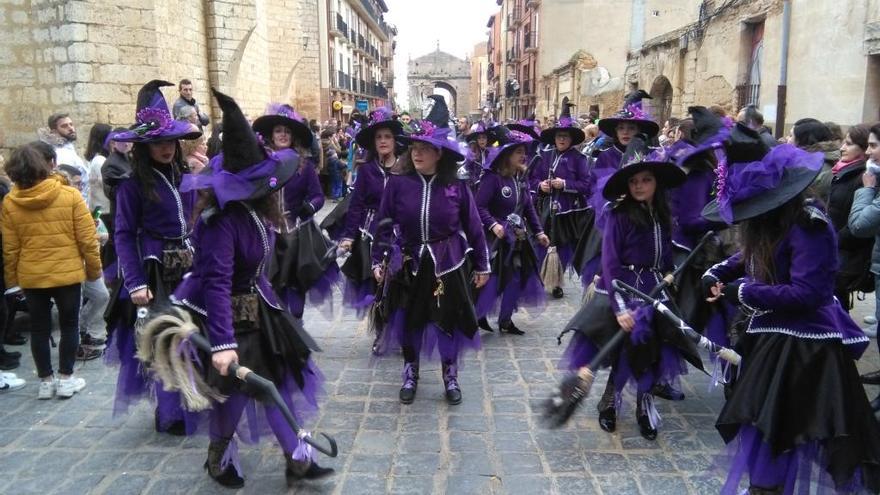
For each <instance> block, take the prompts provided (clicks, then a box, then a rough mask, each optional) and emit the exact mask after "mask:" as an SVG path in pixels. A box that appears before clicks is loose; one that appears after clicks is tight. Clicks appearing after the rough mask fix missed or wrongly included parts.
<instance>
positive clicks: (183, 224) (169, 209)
mask: <svg viewBox="0 0 880 495" xmlns="http://www.w3.org/2000/svg"><path fill="white" fill-rule="evenodd" d="M153 172H154V174H155V177H156V181H155V183H154V191H155V192H156V194H157V195H158V196H159V201H154V200H153V199H151V198H149V197H147V195H146V194H145V192H144V190H143V186H142V185H141V182H140V181H139V180H138V179H137V177H130V178H128V179H125V180H124V181H122V183H121V184H120V185H119V189H118V190H117V192H116V219H115V222H116V223H115V225H114V229H115V231H114V235H113V242H114V243H115V245H116V255H117V256H118V258H119V267H120V270H121V272H122V273H121V275H122V278H123V283H124V284H125V289H126V290H127V291H128V292H129V293H132V292H135V291H137V290H140V289H143V288H146V287H147V275H146V271H145V270H144V262H145V261H146V260H148V259H154V260H156V261H159V262H161V261H162V250H163V249H164V247H165V244H166V243H169V242H178V243H181V244H186V245H189V241H188V240H186V237H187V236H188V235H189V220H190V217H191V216H192V211H193V207H194V205H195V200H196V193H195V192H190V193H180V192H178V190H177V188H178V187H179V186H180V184H178V183H175V184H172V178H171V177H170V175H165V174H164V173H162V172H160V171H159V170H158V169H156V168H154V169H153ZM169 172H170V170H169Z"/></svg>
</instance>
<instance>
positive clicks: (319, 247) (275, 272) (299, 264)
mask: <svg viewBox="0 0 880 495" xmlns="http://www.w3.org/2000/svg"><path fill="white" fill-rule="evenodd" d="M332 249H333V245H332V244H331V243H330V241H329V240H328V239H327V238H326V237H325V236H324V234H323V233H322V232H321V230H320V229H319V228H318V225H317V224H316V223H315V222H314V221H311V220H309V221H306V222H303V223H302V224H300V226H299V227H297V228H296V229H294V230H293V231H292V232H290V233H288V234H285V235H278V236H275V250H274V253H273V256H272V257H271V258H270V262H269V266H268V267H267V274H268V276H269V280H270V282H271V283H272V287H274V288H275V290H276V291H278V292H279V293H281V292H282V290H283V289H287V288H292V289H296V290H298V291H299V292H300V293H301V294H305V293H306V292H308V291H309V289H311V288H312V287H313V286H315V284H316V283H317V282H318V281H319V280H321V278H322V277H323V276H324V273H325V271H326V270H327V268H328V267H329V266H330V264H331V263H335V259H334V258H333V256H332V255H330V256H328V253H331V250H332Z"/></svg>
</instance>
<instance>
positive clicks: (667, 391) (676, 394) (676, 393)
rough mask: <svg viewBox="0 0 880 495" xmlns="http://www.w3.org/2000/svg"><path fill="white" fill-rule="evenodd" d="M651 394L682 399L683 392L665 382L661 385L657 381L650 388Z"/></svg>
mask: <svg viewBox="0 0 880 495" xmlns="http://www.w3.org/2000/svg"><path fill="white" fill-rule="evenodd" d="M651 395H653V396H654V397H660V398H661V399H666V400H675V401H679V400H684V392H682V391H681V390H678V389H676V388H675V387H673V386H672V385H670V384H668V383H665V384H663V385H661V384H659V383H657V384H655V385H654V387H652V388H651Z"/></svg>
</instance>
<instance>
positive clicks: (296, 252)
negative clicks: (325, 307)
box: [270, 160, 339, 318]
mask: <svg viewBox="0 0 880 495" xmlns="http://www.w3.org/2000/svg"><path fill="white" fill-rule="evenodd" d="M301 163H302V165H301V166H300V168H299V170H297V172H296V174H295V175H294V176H293V178H292V179H290V182H288V183H287V184H286V185H285V186H284V189H283V192H282V194H281V198H282V211H283V212H284V217H285V220H286V222H287V225H286V226H284V227H283V232H288V231H289V232H290V233H288V234H285V235H279V236H278V238H277V241H276V243H275V260H274V263H275V265H274V266H272V267H271V268H270V274H271V275H270V278H271V280H272V284H273V286H274V287H275V289H276V290H277V291H278V293H279V294H281V296H282V299H283V300H284V302H285V304H286V305H287V307H288V309H290V312H291V314H293V315H294V316H296V317H297V318H302V315H303V311H304V310H305V302H306V297H307V296H308V300H309V303H310V304H313V305H322V304H324V303H328V302H332V295H333V286H334V285H336V283H337V282H338V281H339V265H337V264H336V260H335V259H334V258H333V257H332V256H328V252H332V244H331V243H330V242H329V240H328V239H327V238H326V237H325V236H324V234H323V233H322V232H321V229H320V228H319V227H318V225H317V224H316V223H315V220H314V215H315V213H317V212H318V211H319V210H320V209H321V208H322V207H323V206H324V193H323V191H322V190H321V183H320V181H319V180H318V174H317V172H315V167H314V165H313V164H312V162H311V160H303V161H302V162H301ZM330 312H332V307H331V309H330Z"/></svg>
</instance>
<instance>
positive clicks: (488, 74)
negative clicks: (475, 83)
mask: <svg viewBox="0 0 880 495" xmlns="http://www.w3.org/2000/svg"><path fill="white" fill-rule="evenodd" d="M486 78H487V79H489V80H490V81H491V80H492V79H495V64H489V67H488V68H487V69H486Z"/></svg>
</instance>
